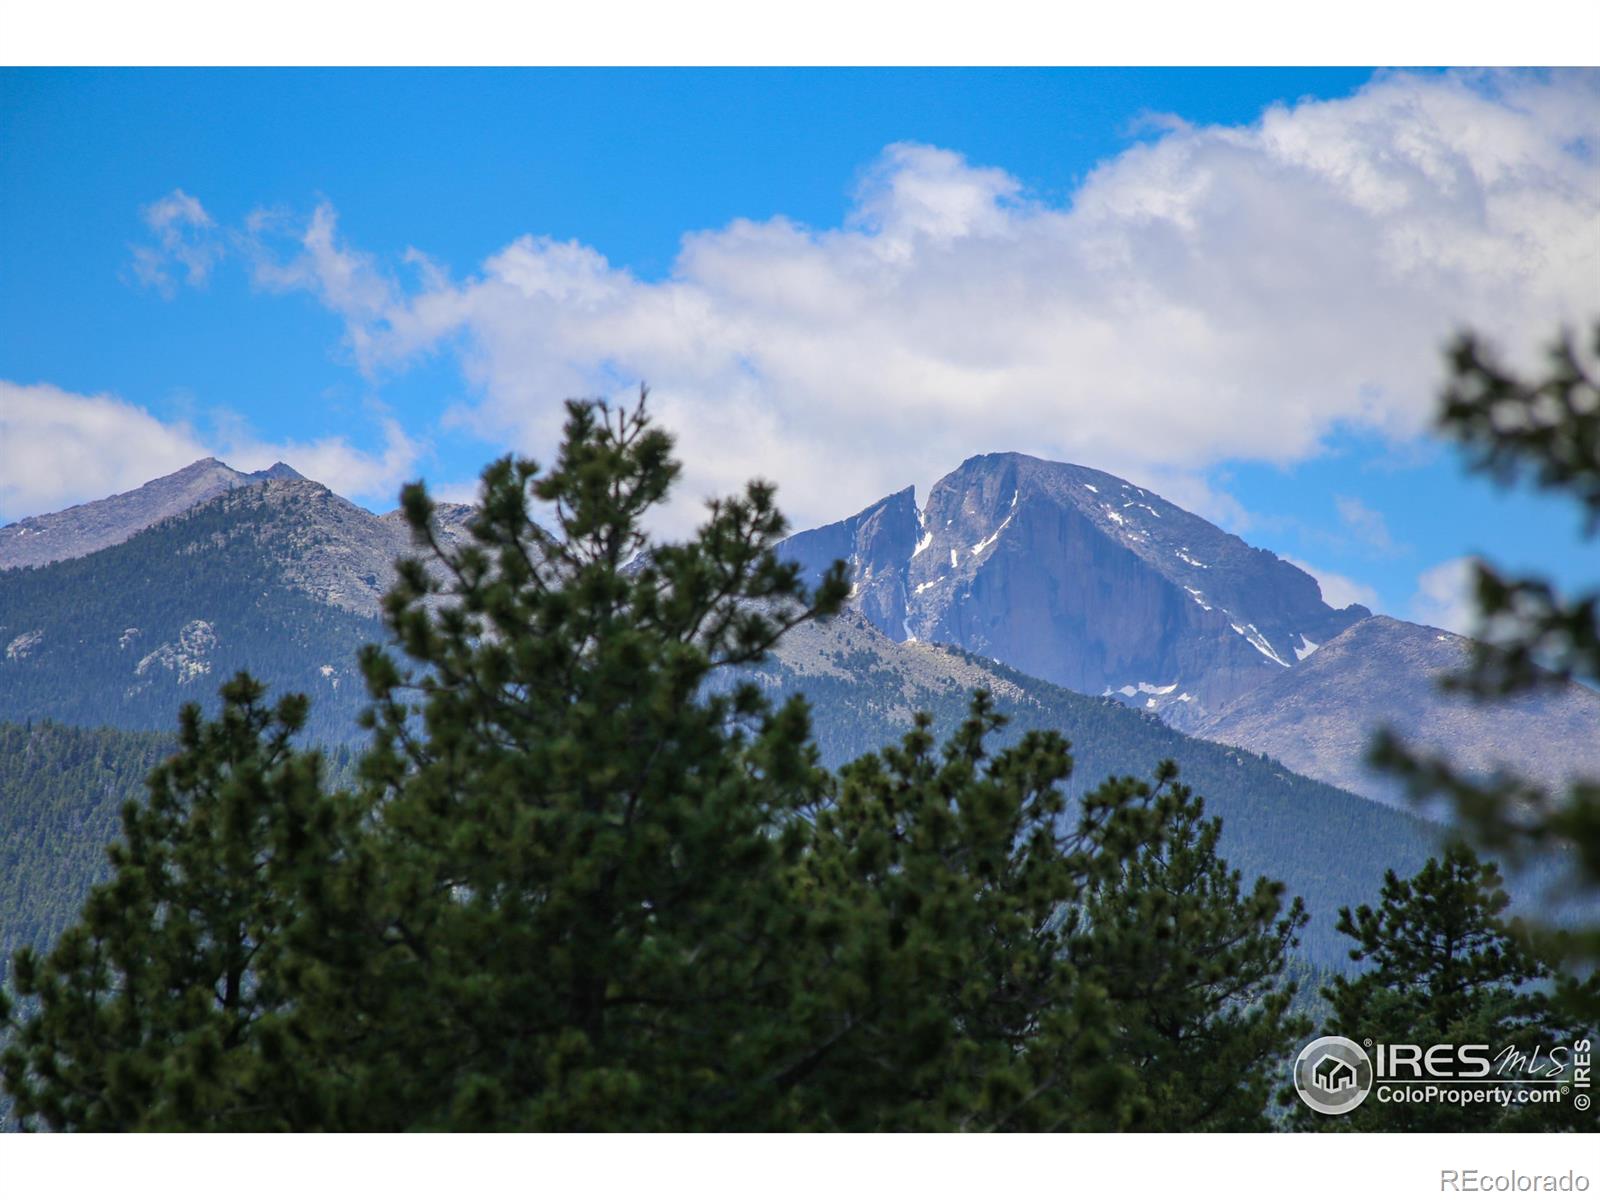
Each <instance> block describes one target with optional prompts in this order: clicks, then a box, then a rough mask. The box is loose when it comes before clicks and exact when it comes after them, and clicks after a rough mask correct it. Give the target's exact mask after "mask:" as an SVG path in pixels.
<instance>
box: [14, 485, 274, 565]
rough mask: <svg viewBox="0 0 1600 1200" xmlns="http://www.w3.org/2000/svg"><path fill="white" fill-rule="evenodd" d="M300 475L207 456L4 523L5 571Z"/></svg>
mask: <svg viewBox="0 0 1600 1200" xmlns="http://www.w3.org/2000/svg"><path fill="white" fill-rule="evenodd" d="M299 478H300V475H299V474H298V473H297V472H296V471H295V470H294V468H292V467H289V466H286V465H284V464H283V463H274V464H273V465H272V466H270V467H268V468H267V469H266V470H264V471H250V472H244V471H235V470H234V469H233V468H232V467H230V466H228V464H227V463H224V462H218V461H217V460H216V459H214V458H203V459H201V460H200V461H199V462H196V463H190V464H189V465H188V466H187V467H184V468H183V470H181V471H174V472H173V473H172V474H171V475H163V476H162V477H161V478H159V479H152V480H151V481H150V482H149V483H147V484H145V485H144V486H143V487H138V488H135V489H134V490H133V491H131V492H121V493H119V494H117V495H115V496H108V497H106V498H105V499H104V500H95V501H92V502H90V503H88V504H79V505H75V506H74V507H72V508H68V509H63V510H62V511H61V512H57V513H47V514H44V515H42V516H37V517H24V518H23V519H22V520H20V521H17V522H16V523H15V524H12V525H6V526H4V527H0V570H5V569H7V568H9V567H38V566H43V565H44V564H46V563H52V562H60V561H62V560H63V559H68V558H81V557H83V556H84V555H85V554H93V553H94V552H95V551H96V550H103V549H105V548H106V547H107V546H116V545H119V544H120V543H122V542H125V541H127V540H128V539H129V538H131V537H132V536H133V535H134V534H136V533H138V532H139V531H140V530H143V529H148V528H150V526H152V525H154V524H155V523H156V522H158V521H164V520H166V519H167V518H168V517H175V516H177V515H178V514H179V513H184V512H188V511H189V510H190V509H191V508H193V507H195V505H197V504H204V503H205V502H206V501H207V500H211V499H214V498H215V497H217V496H220V495H222V493H224V492H227V491H231V490H232V489H234V488H237V487H249V486H252V485H255V484H259V483H263V482H265V481H267V480H273V479H278V480H281V479H299Z"/></svg>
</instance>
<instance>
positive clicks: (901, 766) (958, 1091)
mask: <svg viewBox="0 0 1600 1200" xmlns="http://www.w3.org/2000/svg"><path fill="white" fill-rule="evenodd" d="M670 450H671V442H670V439H669V438H668V437H667V436H666V435H665V434H664V433H662V432H661V431H659V430H657V429H655V428H654V427H653V426H651V424H650V423H649V421H648V420H647V419H646V416H645V413H644V411H643V403H642V400H641V405H640V407H639V408H638V409H635V410H633V411H631V412H618V411H615V410H613V409H611V408H609V407H608V406H606V405H603V404H596V403H573V404H571V405H569V411H568V421H567V428H566V437H565V440H564V442H563V445H562V447H561V450H560V453H559V455H558V457H557V459H556V462H555V463H554V465H553V466H552V468H551V469H550V470H548V471H544V470H541V469H540V468H539V467H538V466H537V465H536V464H534V463H532V462H529V461H526V460H517V459H509V458H508V459H505V460H502V461H500V462H498V463H496V464H494V465H492V466H491V467H490V468H489V469H488V470H487V471H486V472H485V475H484V490H483V503H482V507H481V509H480V511H479V514H478V516H477V518H476V520H475V521H474V523H473V526H472V534H473V539H474V540H473V541H472V542H471V543H470V544H468V545H465V546H462V547H460V548H453V547H446V546H444V545H442V544H441V543H440V542H439V540H438V539H437V538H436V537H435V536H434V534H433V531H432V526H431V524H430V520H429V516H430V504H429V501H428V499H427V496H426V494H425V493H424V492H423V490H422V489H421V487H420V486H413V487H409V488H407V489H406V491H405V492H404V494H403V504H404V508H405V511H406V515H407V517H408V519H409V521H410V522H411V525H412V528H413V530H414V532H415V534H416V536H417V538H418V539H419V542H420V543H421V545H422V547H423V549H424V551H425V553H426V556H427V558H428V559H429V560H430V561H428V562H427V563H425V562H424V561H422V560H421V559H419V560H415V561H408V562H406V563H403V564H401V567H400V581H399V583H398V584H397V586H396V588H395V589H394V591H393V592H392V593H391V595H390V596H389V598H388V600H387V603H386V609H387V619H388V623H389V627H390V629H391V631H392V634H393V637H394V641H395V645H396V648H397V650H398V652H399V653H398V654H397V653H396V652H395V651H392V650H388V649H382V648H378V647H369V648H368V649H367V650H366V651H365V652H364V653H363V657H362V665H363V669H364V672H365V675H366V679H367V683H368V687H369V690H370V693H371V696H372V707H371V710H370V712H369V714H368V716H367V718H366V723H367V725H368V727H369V728H370V730H371V744H370V747H369V748H368V749H367V751H366V752H365V754H364V755H363V756H362V758H361V760H360V762H359V764H358V766H357V768H356V777H357V778H356V781H355V782H354V784H353V785H352V786H351V788H349V789H348V790H330V789H328V788H327V787H326V786H325V782H324V780H323V779H322V775H323V763H322V761H321V759H320V758H319V757H318V756H317V755H315V754H310V753H304V752H300V751H296V750H295V749H294V747H293V745H292V739H293V737H294V735H295V734H296V732H297V731H298V730H299V729H300V728H301V726H302V724H303V721H304V717H305V702H304V700H303V699H301V698H298V697H291V698H289V699H287V700H285V701H282V702H280V704H279V705H278V706H277V707H276V709H274V710H268V709H266V708H265V707H264V706H263V704H262V702H261V697H262V690H261V688H260V687H259V685H256V684H254V683H252V682H250V681H249V680H247V679H240V680H237V681H235V682H234V683H233V684H231V685H230V686H229V688H228V689H227V691H225V693H224V700H225V704H224V709H223V712H222V715H221V717H220V718H219V719H218V720H217V721H214V722H204V721H201V720H200V717H199V714H198V713H197V712H196V711H195V710H193V709H189V710H186V713H185V716H184V728H183V734H182V739H181V750H180V753H179V755H178V756H177V757H176V758H175V759H174V760H172V762H171V763H170V764H168V765H167V766H166V767H163V768H162V769H161V771H158V772H157V773H156V775H155V776H154V777H153V778H152V784H151V788H150V794H149V797H148V799H147V800H146V801H145V802H144V803H142V804H134V805H130V806H129V807H128V808H127V809H126V810H125V813H124V823H125V830H126V832H125V843H126V844H125V846H124V847H122V848H119V849H118V850H117V851H116V852H115V856H114V867H115V875H114V877H113V879H112V880H111V881H110V882H109V883H107V884H105V885H104V886H102V887H101V888H99V889H97V890H96V891H95V893H94V894H93V896H92V897H91V900H90V902H89V904H88V905H87V906H86V909H85V912H84V916H83V918H82V919H81V920H80V922H79V923H78V925H77V926H75V927H74V928H72V929H71V930H69V931H68V933H67V934H65V935H64V936H63V938H62V939H61V940H60V941H59V942H58V944H57V946H56V947H55V948H54V949H53V950H52V951H51V952H50V953H49V954H48V955H47V956H45V957H43V958H39V957H37V956H34V955H32V954H31V953H24V954H22V955H21V956H19V958H18V959H17V967H16V972H15V978H16V982H17V990H18V993H19V995H20V996H21V997H22V999H23V1000H24V1001H26V1002H27V1013H26V1015H24V1014H23V1013H22V1010H21V1009H20V1008H19V1009H18V1010H17V1011H16V1012H15V1013H13V1014H12V1015H11V1016H10V1017H9V1018H6V1019H7V1021H8V1022H9V1024H10V1025H11V1029H12V1032H11V1037H10V1044H9V1046H8V1048H7V1050H6V1052H5V1058H4V1074H5V1083H6V1087H7V1089H8V1090H9V1091H11V1092H12V1093H13V1094H14V1095H15V1096H16V1097H17V1102H18V1108H19V1111H20V1112H21V1113H22V1114H23V1115H24V1116H25V1117H27V1118H28V1119H29V1120H30V1121H35V1122H43V1123H44V1124H46V1125H49V1126H52V1127H56V1128H193V1129H204V1128H216V1129H222V1128H228V1129H238V1128H244V1129H254V1128H298V1129H318V1128H327V1129H360V1128H366V1129H445V1128H456V1129H513V1128H514V1129H563V1130H587V1129H629V1130H650V1129H745V1128H749V1129H912V1128H918V1129H1019V1130H1022V1129H1029V1130H1031V1129H1088V1128H1104V1129H1114V1128H1130V1127H1156V1126H1159V1125H1162V1124H1167V1125H1177V1124H1180V1123H1182V1122H1185V1121H1192V1122H1194V1123H1198V1124H1204V1125H1206V1126H1207V1127H1238V1126H1240V1125H1249V1124H1253V1123H1256V1120H1257V1117H1258V1115H1259V1114H1252V1113H1250V1112H1249V1111H1248V1109H1249V1107H1250V1104H1251V1103H1252V1102H1253V1099H1255V1098H1258V1093H1259V1086H1258V1084H1259V1080H1258V1075H1257V1071H1258V1069H1259V1066H1260V1064H1261V1063H1262V1062H1264V1061H1265V1060H1266V1059H1267V1058H1268V1057H1269V1056H1270V1055H1271V1054H1272V1053H1274V1052H1275V1051H1276V1050H1277V1049H1278V1048H1279V1047H1280V1046H1281V1043H1282V1040H1283V1038H1284V1037H1285V1036H1287V1034H1288V1033H1289V1032H1290V1030H1291V1025H1290V1024H1289V1023H1288V1022H1286V1021H1285V1019H1284V1013H1283V1008H1284V1005H1285V1004H1286V1002H1287V995H1288V989H1287V988H1280V987H1278V986H1276V985H1275V984H1273V982H1272V976H1273V974H1274V973H1275V970H1276V968H1277V967H1278V966H1281V964H1282V953H1283V950H1284V948H1285V947H1286V946H1287V945H1288V944H1289V941H1290V939H1291V937H1292V932H1293V930H1294V928H1295V927H1296V925H1297V923H1298V921H1299V919H1300V918H1299V913H1298V910H1297V909H1294V910H1291V912H1290V914H1289V915H1288V916H1287V917H1284V918H1281V919H1280V918H1278V912H1279V903H1280V902H1279V897H1278V890H1279V889H1276V888H1274V887H1273V885H1270V884H1258V885H1257V887H1256V889H1255V891H1254V892H1253V893H1252V895H1251V896H1250V897H1248V898H1246V899H1245V900H1243V901H1241V899H1240V893H1239V887H1238V877H1237V875H1235V874H1230V873H1229V872H1228V871H1227V868H1226V866H1225V865H1224V864H1222V863H1221V862H1220V861H1219V860H1218V859H1217V858H1216V855H1215V849H1216V826H1215V823H1214V822H1213V823H1210V824H1203V823H1201V822H1200V809H1199V807H1198V803H1197V802H1192V801H1191V799H1190V797H1189V796H1188V794H1187V792H1186V791H1184V790H1183V789H1181V788H1179V787H1178V786H1177V784H1176V779H1175V773H1174V772H1173V771H1172V770H1170V769H1167V768H1163V769H1162V770H1161V771H1160V772H1158V774H1157V776H1156V779H1155V781H1154V783H1153V784H1152V783H1144V782H1140V781H1137V780H1132V779H1113V780H1110V781H1107V783H1106V784H1104V785H1103V786H1101V787H1099V788H1097V789H1094V790H1093V791H1092V792H1091V793H1090V794H1089V795H1088V796H1087V797H1085V798H1084V799H1083V800H1081V801H1078V802H1076V803H1074V804H1073V805H1070V806H1069V803H1068V800H1067V797H1066V793H1065V791H1064V790H1063V786H1062V785H1063V783H1064V781H1065V780H1066V779H1067V778H1068V776H1069V772H1070V770H1071V758H1070V755H1069V753H1068V747H1067V745H1066V743H1065V741H1064V739H1062V738H1061V736H1060V735H1059V734H1056V733H1050V732H1044V731H1035V732H1031V733H1029V734H1027V735H1025V736H1024V737H1023V738H1022V739H1021V740H1020V741H1019V742H1018V743H1017V744H1015V745H1013V746H1012V747H1010V748H1009V749H1006V750H1004V751H1001V752H999V753H995V752H994V751H992V750H991V749H990V748H989V745H988V739H989V738H990V736H991V735H992V734H993V733H994V732H995V730H996V729H997V728H998V726H999V724H1000V721H1001V718H1000V717H999V715H998V714H997V713H996V712H995V710H994V707H993V704H992V702H991V701H990V699H989V698H988V697H987V696H984V695H982V694H981V693H980V694H979V695H978V696H977V697H976V698H975V700H974V702H973V706H972V710H971V712H970V714H969V716H968V718H967V720H966V721H965V722H964V723H963V724H962V725H961V726H960V728H959V729H958V730H957V731H956V733H955V735H954V736H953V737H952V738H951V739H950V740H949V741H948V742H947V743H946V744H945V745H944V746H943V747H942V749H940V750H938V751H935V749H934V742H933V738H932V735H931V733H930V721H929V718H927V717H926V716H921V717H918V718H917V720H916V722H915V725H914V728H913V729H912V730H911V732H910V733H909V734H907V735H906V736H905V738H904V739H903V740H902V741H901V742H900V744H898V745H894V746H890V747H887V748H885V749H884V750H883V751H882V752H881V753H877V754H869V755H867V756H865V757H863V758H862V759H860V760H859V761H857V762H855V763H853V764H850V765H849V766H847V767H846V768H844V769H843V770H842V771H841V772H839V773H838V774H837V775H835V774H833V773H830V772H829V771H826V770H824V769H823V768H822V766H821V765H820V763H819V759H818V753H817V750H816V747H815V744H814V742H813V741H812V738H811V732H810V725H809V717H808V711H807V707H806V705H805V702H804V701H803V700H801V699H799V698H793V699H790V700H788V701H786V702H784V703H781V704H776V703H773V702H771V701H768V700H766V699H764V698H763V696H762V694H761V692H760V691H759V690H758V688H757V687H756V686H755V685H754V684H753V683H752V682H749V681H748V679H746V678H744V677H743V676H741V674H740V673H739V670H738V669H739V668H743V667H748V666H751V665H754V664H756V663H758V662H759V661H760V660H761V657H762V656H763V655H764V654H765V653H766V651H767V650H769V649H770V648H771V647H772V645H773V644H774V643H775V642H776V640H777V639H778V638H779V637H781V636H782V635H783V633H784V632H785V631H787V630H788V629H790V628H792V627H793V626H794V625H796V624H797V623H799V622H801V621H806V620H812V619H817V618H819V617H824V616H826V615H828V614H830V613H832V612H834V611H836V610H837V608H838V607H839V605H840V604H841V603H842V601H843V599H844V597H845V594H846V590H847V585H846V581H845V579H844V568H843V564H838V565H837V566H836V567H835V568H834V570H833V571H832V572H830V573H829V574H828V575H827V576H826V577H825V578H824V579H823V580H822V582H821V584H820V586H819V587H818V588H817V589H816V591H815V592H808V590H807V589H806V588H805V587H804V586H802V584H801V582H800V580H799V578H798V572H797V569H796V568H795V567H794V566H793V565H789V564H784V563H782V562H781V561H780V560H779V558H778V556H777V554H776V546H777V544H778V541H779V539H780V538H781V537H782V535H783V533H784V528H785V526H784V522H783V518H782V517H781V516H780V515H779V513H778V511H777V510H776V508H775V507H774V505H773V501H772V489H771V488H770V487H769V486H766V485H763V484H753V485H751V486H750V488H749V489H748V490H747V491H746V493H745V494H744V495H743V496H742V497H740V498H737V499H734V500H728V501H721V502H716V503H714V504H713V505H712V506H711V510H710V514H709V517H708V520H707V521H706V523H705V524H704V525H703V526H702V527H701V528H700V530H699V531H698V532H697V534H696V535H695V536H694V537H693V538H691V539H690V540H688V541H686V542H683V543H674V544H657V545H651V544H650V543H649V542H648V540H647V537H646V534H645V532H644V528H643V518H644V517H645V515H646V514H647V513H648V511H649V510H650V509H651V507H652V506H653V505H655V504H657V503H658V502H659V501H660V500H661V499H662V498H663V497H664V496H665V495H666V493H667V490H668V488H669V487H670V485H671V483H672V481H673V479H674V477H675V476H676V473H677V466H676V464H675V463H674V462H673V461H672V458H671V454H670ZM536 513H538V514H540V515H542V516H543V517H544V518H545V520H546V521H547V522H548V524H549V527H548V528H546V526H545V525H543V524H540V523H539V521H537V520H536V519H535V514H536ZM1169 892H1170V893H1176V894H1175V895H1168V893H1169ZM1275 921H1276V923H1274V922H1275ZM1152 981H1154V986H1156V987H1159V988H1160V989H1161V990H1162V991H1163V992H1165V993H1168V994H1164V995H1162V996H1160V997H1159V998H1155V997H1151V996H1149V995H1146V993H1149V992H1150V990H1151V987H1152ZM1141 996H1143V998H1142V999H1141ZM1169 1034H1170V1037H1171V1038H1172V1039H1173V1040H1172V1042H1171V1044H1170V1045H1165V1046H1163V1045H1162V1044H1161V1039H1162V1038H1164V1037H1167V1036H1169ZM1191 1042H1193V1043H1194V1044H1195V1045H1200V1044H1203V1045H1204V1046H1205V1047H1206V1048H1207V1052H1208V1053H1209V1054H1211V1055H1214V1056H1215V1058H1216V1061H1217V1062H1218V1063H1226V1064H1232V1065H1233V1066H1235V1067H1237V1069H1238V1070H1239V1071H1240V1072H1241V1074H1240V1076H1239V1078H1238V1079H1236V1080H1235V1081H1234V1082H1233V1084H1232V1086H1231V1087H1228V1086H1223V1081H1222V1080H1221V1079H1220V1076H1218V1077H1217V1078H1214V1079H1212V1080H1211V1081H1210V1083H1209V1084H1208V1087H1207V1089H1206V1091H1205V1093H1204V1095H1203V1096H1202V1097H1201V1098H1199V1099H1197V1100H1196V1101H1195V1102H1194V1105H1193V1106H1192V1107H1191V1108H1188V1109H1183V1110H1181V1112H1182V1115H1179V1114H1180V1110H1179V1109H1177V1108H1173V1109H1170V1110H1162V1108H1161V1106H1162V1105H1165V1104H1168V1103H1169V1102H1170V1101H1171V1096H1172V1093H1173V1091H1174V1090H1175V1089H1174V1086H1173V1084H1172V1080H1174V1079H1175V1078H1176V1077H1177V1076H1178V1075H1179V1074H1180V1073H1182V1072H1184V1071H1188V1070H1190V1069H1193V1067H1194V1062H1195V1060H1194V1058H1193V1057H1192V1055H1191V1045H1190V1043H1191ZM1221 1069H1222V1068H1218V1070H1219V1071H1220V1070H1221ZM1152 1080H1153V1081H1155V1082H1154V1083H1153V1084H1152V1082H1151V1081H1152Z"/></svg>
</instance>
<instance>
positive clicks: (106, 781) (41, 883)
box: [0, 721, 175, 980]
mask: <svg viewBox="0 0 1600 1200" xmlns="http://www.w3.org/2000/svg"><path fill="white" fill-rule="evenodd" d="M174 744H175V743H174V741H173V739H172V737H171V736H170V735H166V734H152V733H123V732H119V731H117V730H114V729H73V728H69V727H67V726H64V725H58V724H55V723H54V722H51V721H39V722H34V723H32V724H26V725H13V724H9V723H5V724H0V980H3V979H5V978H6V975H7V972H9V971H10V969H11V952H12V951H13V950H15V949H16V948H17V947H18V946H23V945H30V944H31V945H35V946H43V945H45V944H46V943H48V942H49V941H50V940H51V939H52V938H54V937H55V935H56V934H57V933H59V932H60V931H61V930H62V929H64V928H66V926H67V925H68V924H70V923H71V922H72V920H73V919H74V918H75V917H76V916H77V915H78V908H79V905H81V904H82V903H83V897H84V894H85V893H86V892H87V891H88V890H89V885H90V884H91V883H92V882H94V881H95V880H97V879H100V878H102V877H103V876H104V875H105V874H106V872H107V869H108V866H107V861H106V845H107V844H108V843H109V842H111V841H112V840H113V839H114V838H116V836H117V833H118V830H119V824H118V814H119V813H120V812H121V810H122V805H123V802H124V801H126V800H128V799H129V798H131V797H134V796H137V795H139V794H140V793H141V792H142V790H143V787H144V777H145V775H146V774H147V773H148V772H149V770H150V768H151V767H153V766H155V765H156V763H157V762H159V761H160V760H161V759H162V758H163V757H164V756H165V755H166V754H168V753H170V752H171V750H172V748H173V746H174Z"/></svg>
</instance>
